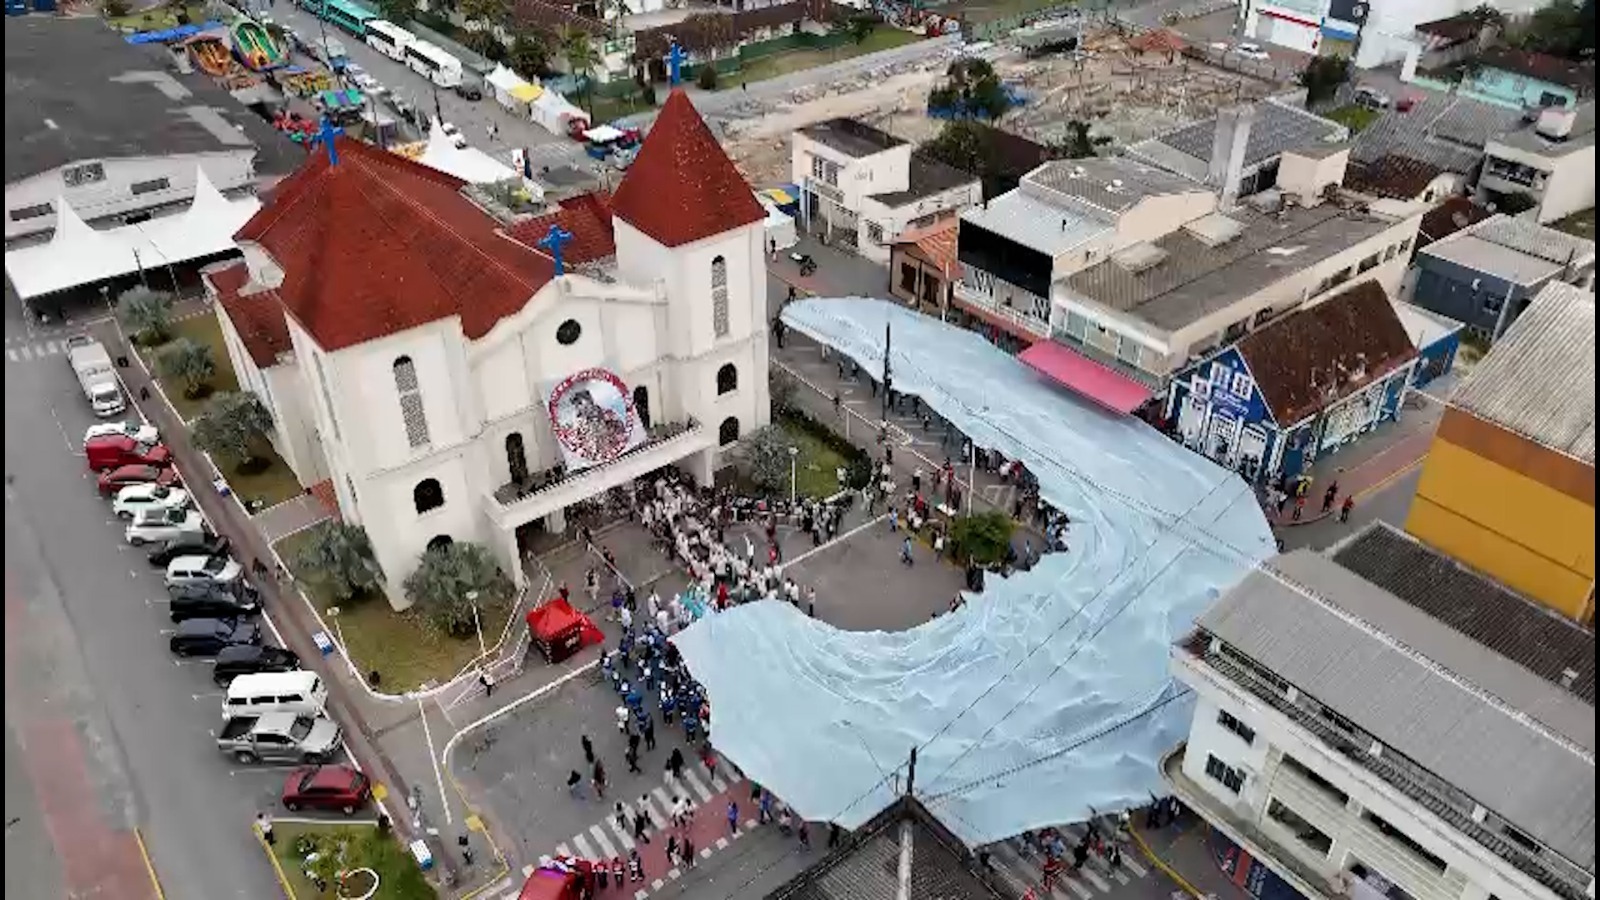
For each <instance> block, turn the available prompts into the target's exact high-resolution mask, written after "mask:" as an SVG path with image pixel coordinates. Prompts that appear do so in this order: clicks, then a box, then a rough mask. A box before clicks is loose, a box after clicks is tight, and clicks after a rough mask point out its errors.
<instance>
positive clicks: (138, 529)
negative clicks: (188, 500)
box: [123, 509, 206, 547]
mask: <svg viewBox="0 0 1600 900" xmlns="http://www.w3.org/2000/svg"><path fill="white" fill-rule="evenodd" d="M205 531H206V523H205V520H204V519H202V518H200V514H199V513H198V512H195V511H194V510H192V509H144V510H140V511H139V512H136V513H134V514H133V521H132V522H129V523H128V528H127V530H126V531H124V532H123V536H124V537H126V538H127V539H128V543H130V544H132V545H133V546H135V547H142V546H144V545H145V544H154V543H156V542H157V541H184V540H200V539H201V538H203V537H204V535H205Z"/></svg>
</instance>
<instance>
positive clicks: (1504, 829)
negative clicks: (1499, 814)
mask: <svg viewBox="0 0 1600 900" xmlns="http://www.w3.org/2000/svg"><path fill="white" fill-rule="evenodd" d="M1500 834H1501V835H1502V836H1503V837H1504V838H1505V839H1506V840H1508V841H1510V842H1511V843H1513V844H1516V845H1517V846H1518V847H1521V848H1522V849H1524V850H1526V851H1528V852H1529V853H1533V854H1540V853H1543V852H1544V848H1543V847H1541V846H1540V845H1539V842H1538V841H1536V840H1534V839H1533V838H1531V837H1529V836H1528V835H1527V834H1525V833H1524V832H1523V831H1522V830H1520V829H1517V828H1512V827H1511V826H1510V825H1503V826H1501V828H1500Z"/></svg>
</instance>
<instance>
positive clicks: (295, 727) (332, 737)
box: [217, 713, 344, 763]
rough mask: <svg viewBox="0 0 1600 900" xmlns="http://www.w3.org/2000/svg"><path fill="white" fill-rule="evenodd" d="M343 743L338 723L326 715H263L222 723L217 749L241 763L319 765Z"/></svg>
mask: <svg viewBox="0 0 1600 900" xmlns="http://www.w3.org/2000/svg"><path fill="white" fill-rule="evenodd" d="M343 742H344V735H343V733H342V732H341V731H340V730H339V724H338V723H337V722H335V721H333V720H332V719H330V718H327V717H326V716H317V717H316V718H312V717H310V716H297V715H295V714H294V713H267V714H266V715H264V716H239V717H238V718H234V719H229V720H228V721H227V722H225V723H223V726H222V731H220V732H219V733H218V734H217V748H218V749H220V750H221V751H222V752H223V753H229V754H232V755H233V757H234V758H235V759H237V760H239V761H240V762H243V763H253V762H262V761H273V760H293V761H295V762H303V763H321V762H322V761H324V760H326V759H327V758H328V757H330V756H332V755H333V754H334V753H336V752H338V750H339V745H340V744H341V743H343Z"/></svg>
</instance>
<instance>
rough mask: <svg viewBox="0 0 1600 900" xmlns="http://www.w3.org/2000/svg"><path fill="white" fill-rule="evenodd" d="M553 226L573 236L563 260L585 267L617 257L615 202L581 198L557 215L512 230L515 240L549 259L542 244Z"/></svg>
mask: <svg viewBox="0 0 1600 900" xmlns="http://www.w3.org/2000/svg"><path fill="white" fill-rule="evenodd" d="M551 225H560V226H561V227H562V228H564V229H566V231H567V233H568V234H571V235H572V240H571V242H569V243H568V244H567V245H566V246H565V247H563V248H562V251H561V253H562V260H563V261H564V262H566V263H570V264H571V265H581V264H583V263H586V262H594V261H595V260H599V259H606V258H608V257H611V256H616V255H617V242H616V239H615V236H614V234H613V233H612V231H611V198H610V197H608V196H606V195H605V194H601V193H589V194H579V195H578V196H576V197H569V198H567V199H565V200H562V201H561V209H560V210H559V211H557V212H553V213H549V214H547V215H543V216H539V217H537V218H533V219H526V220H524V221H521V222H518V223H517V224H515V225H513V226H511V228H510V229H508V231H507V233H508V234H510V235H511V236H512V237H513V238H515V239H517V240H519V241H521V242H522V243H524V244H527V245H528V246H529V247H533V248H534V249H536V250H538V251H539V252H540V253H541V254H544V255H545V256H549V255H550V253H549V251H548V250H545V249H544V248H542V247H540V246H539V242H540V241H542V240H544V239H545V237H547V236H548V235H549V234H550V226H551Z"/></svg>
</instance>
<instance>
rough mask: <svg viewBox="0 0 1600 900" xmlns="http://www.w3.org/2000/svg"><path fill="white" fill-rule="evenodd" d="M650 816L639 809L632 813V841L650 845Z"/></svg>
mask: <svg viewBox="0 0 1600 900" xmlns="http://www.w3.org/2000/svg"><path fill="white" fill-rule="evenodd" d="M649 830H650V814H649V813H647V812H645V811H644V807H642V806H641V807H639V809H637V810H635V811H634V813H633V839H634V840H635V841H638V842H639V843H641V844H648V843H650V835H649V833H648V832H649Z"/></svg>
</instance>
